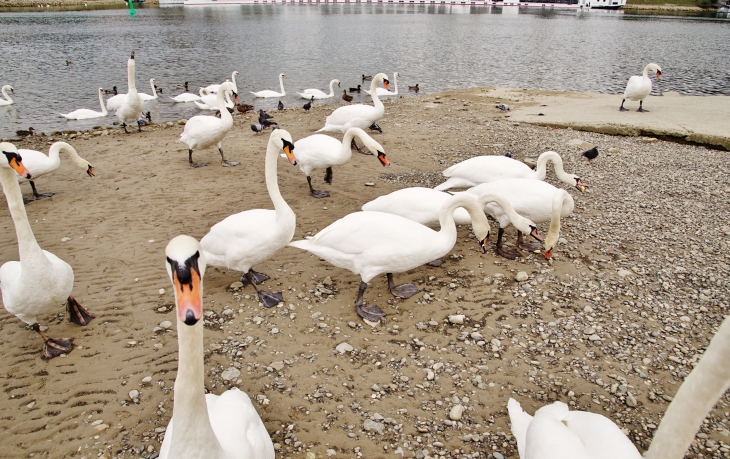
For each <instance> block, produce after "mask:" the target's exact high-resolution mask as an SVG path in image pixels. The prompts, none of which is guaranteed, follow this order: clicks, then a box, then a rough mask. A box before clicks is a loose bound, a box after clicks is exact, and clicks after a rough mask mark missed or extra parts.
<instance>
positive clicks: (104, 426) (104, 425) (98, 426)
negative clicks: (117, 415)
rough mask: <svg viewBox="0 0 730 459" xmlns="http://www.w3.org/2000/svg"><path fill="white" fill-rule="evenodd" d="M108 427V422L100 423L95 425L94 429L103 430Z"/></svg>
mask: <svg viewBox="0 0 730 459" xmlns="http://www.w3.org/2000/svg"><path fill="white" fill-rule="evenodd" d="M108 428H109V425H107V424H99V425H97V426H94V430H96V431H97V432H103V431H105V430H106V429H108Z"/></svg>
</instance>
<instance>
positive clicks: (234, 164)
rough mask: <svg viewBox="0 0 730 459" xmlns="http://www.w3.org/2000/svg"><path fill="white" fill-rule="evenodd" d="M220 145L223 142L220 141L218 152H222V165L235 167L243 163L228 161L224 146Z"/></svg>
mask: <svg viewBox="0 0 730 459" xmlns="http://www.w3.org/2000/svg"><path fill="white" fill-rule="evenodd" d="M220 145H221V144H220V143H219V144H218V152H219V153H220V154H221V166H223V167H233V166H238V165H239V164H241V163H239V162H238V161H228V160H227V159H226V157H225V156H223V148H221V146H220Z"/></svg>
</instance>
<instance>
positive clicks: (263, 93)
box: [251, 73, 286, 97]
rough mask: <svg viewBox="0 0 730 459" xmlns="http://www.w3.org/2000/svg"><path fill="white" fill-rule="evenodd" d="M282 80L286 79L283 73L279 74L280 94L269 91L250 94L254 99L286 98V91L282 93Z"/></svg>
mask: <svg viewBox="0 0 730 459" xmlns="http://www.w3.org/2000/svg"><path fill="white" fill-rule="evenodd" d="M284 78H286V75H284V74H283V73H280V74H279V87H280V88H281V92H276V91H272V90H270V89H265V90H263V91H259V92H252V93H251V94H253V95H254V96H256V97H284V96H286V91H284Z"/></svg>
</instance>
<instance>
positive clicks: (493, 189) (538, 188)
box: [467, 178, 574, 227]
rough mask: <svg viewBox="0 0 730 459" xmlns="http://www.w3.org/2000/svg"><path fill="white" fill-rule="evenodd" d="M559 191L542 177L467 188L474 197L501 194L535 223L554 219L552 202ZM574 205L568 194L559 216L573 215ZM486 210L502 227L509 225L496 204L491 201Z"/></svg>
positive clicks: (507, 180) (507, 218)
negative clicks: (540, 178)
mask: <svg viewBox="0 0 730 459" xmlns="http://www.w3.org/2000/svg"><path fill="white" fill-rule="evenodd" d="M556 190H557V188H555V187H554V186H552V185H551V184H549V183H547V182H543V181H542V180H532V179H519V178H515V179H503V180H497V181H494V182H489V183H482V184H481V185H479V186H475V187H474V188H471V189H469V190H467V193H470V194H473V195H475V196H479V195H482V194H484V193H499V194H500V195H502V196H503V197H504V198H505V199H507V200H508V201H509V202H510V204H512V207H513V208H514V210H515V212H517V213H518V214H520V215H522V216H523V217H525V218H529V219H530V220H532V221H533V222H535V223H543V222H549V221H550V219H551V218H552V206H553V204H552V202H553V196H554V195H555V191H556ZM573 207H574V201H573V198H572V196H570V195H568V199H566V200H565V201H563V208H562V209H561V212H560V216H561V217H567V216H568V215H570V214H571V213H572V212H573ZM486 209H487V213H488V214H489V215H491V216H493V217H494V218H496V219H497V220H499V221H500V224H501V225H502V226H503V227H504V226H506V225H508V224H509V217H507V216H506V214H505V213H504V211H502V208H501V207H499V205H497V204H496V203H494V202H490V203H489V204H487V206H486Z"/></svg>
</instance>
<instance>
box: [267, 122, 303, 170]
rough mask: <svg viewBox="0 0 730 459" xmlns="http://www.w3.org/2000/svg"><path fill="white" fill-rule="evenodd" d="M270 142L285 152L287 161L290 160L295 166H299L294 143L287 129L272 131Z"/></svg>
mask: <svg viewBox="0 0 730 459" xmlns="http://www.w3.org/2000/svg"><path fill="white" fill-rule="evenodd" d="M269 142H270V143H273V144H274V145H276V146H277V147H279V148H280V149H281V150H284V154H285V155H286V159H288V160H289V162H290V163H291V164H292V165H293V166H296V165H297V158H296V157H295V156H294V141H293V140H292V138H291V134H289V131H287V130H285V129H274V130H273V131H271V137H269Z"/></svg>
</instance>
